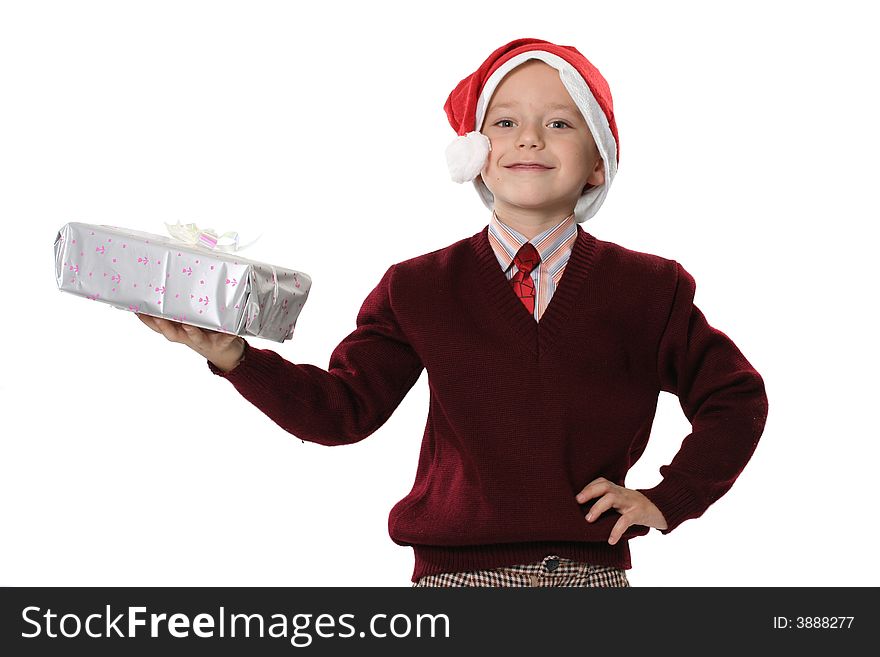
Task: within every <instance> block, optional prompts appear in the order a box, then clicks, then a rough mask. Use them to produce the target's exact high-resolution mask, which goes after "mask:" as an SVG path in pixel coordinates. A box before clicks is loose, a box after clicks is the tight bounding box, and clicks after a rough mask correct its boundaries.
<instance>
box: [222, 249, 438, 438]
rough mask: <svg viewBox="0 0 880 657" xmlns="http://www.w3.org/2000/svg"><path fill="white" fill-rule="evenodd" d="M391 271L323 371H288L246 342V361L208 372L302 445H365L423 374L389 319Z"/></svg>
mask: <svg viewBox="0 0 880 657" xmlns="http://www.w3.org/2000/svg"><path fill="white" fill-rule="evenodd" d="M395 266H396V265H392V266H391V267H390V268H389V269H388V270H387V271H386V272H385V275H384V276H383V277H382V280H381V281H380V282H379V284H378V285H377V286H376V287H375V288H374V289H373V290H372V292H370V294H369V295H368V296H367V298H366V300H365V301H364V302H363V304H362V305H361V309H360V311H359V312H358V315H357V320H356V328H355V330H354V331H352V332H351V333H350V334H349V335H348V336H347V337H345V338H344V339H343V340H342V342H340V343H339V345H337V346H336V348H335V349H334V350H333V353H332V354H331V356H330V364H329V368H328V369H327V370H324V369H322V368H320V367H316V366H314V365H305V364H304V365H297V364H294V363H291V362H289V361H287V360H285V359H284V358H282V357H281V356H279V355H278V354H277V353H275V352H274V351H271V350H268V349H256V348H254V347H252V346H250V345H249V344H248V343H247V341H245V352H244V359H243V360H242V361H241V362H240V363H239V365H238V366H237V367H235V368H234V369H232V370H231V371H230V372H223V371H222V370H220V369H218V368H217V367H215V366H214V364H213V363H211V362H210V361H208V368H209V369H210V370H211V371H212V372H213V373H214V374H216V375H218V376H220V377H223V378H225V379H226V380H227V381H229V382H230V383H231V384H232V385H233V386H235V388H236V390H238V392H240V393H241V394H242V396H243V397H245V398H246V399H247V400H248V401H250V402H251V403H252V404H253V405H254V406H256V407H257V408H259V409H260V410H261V411H262V412H263V413H265V414H266V415H267V416H269V418H271V419H272V420H273V421H274V422H275V423H276V424H278V425H279V426H280V427H281V428H283V429H285V430H286V431H288V432H289V433H291V434H293V435H295V436H297V437H298V438H301V439H302V440H308V441H310V442H315V443H319V444H322V445H343V444H348V443H354V442H358V441H360V440H363V439H364V438H366V437H367V436H369V435H370V434H372V433H373V432H375V431H376V430H377V429H378V428H379V427H381V426H382V425H383V424H384V423H385V422H386V420H388V418H389V417H390V416H391V414H392V413H393V412H394V410H395V409H396V408H397V407H398V406H399V405H400V402H401V401H403V398H404V397H405V396H406V394H407V392H409V390H410V389H411V388H412V386H413V385H414V384H415V382H416V381H417V380H418V378H419V376H420V375H421V372H422V369H424V366H423V364H422V362H421V359H420V358H419V356H418V355H417V354H416V352H415V351H414V350H413V348H412V346H411V345H410V344H409V343H408V342H407V339H406V336H405V335H404V334H403V332H402V331H401V329H400V326H399V325H398V323H397V320H396V318H395V314H394V309H393V294H392V290H393V279H394V269H395Z"/></svg>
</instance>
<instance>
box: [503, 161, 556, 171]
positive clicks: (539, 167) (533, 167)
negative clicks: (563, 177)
mask: <svg viewBox="0 0 880 657" xmlns="http://www.w3.org/2000/svg"><path fill="white" fill-rule="evenodd" d="M506 168H507V169H510V170H512V171H549V170H550V169H551V168H552V167H546V166H544V165H543V164H531V163H528V164H527V163H524V162H519V163H516V164H511V165H509V166H507V167H506Z"/></svg>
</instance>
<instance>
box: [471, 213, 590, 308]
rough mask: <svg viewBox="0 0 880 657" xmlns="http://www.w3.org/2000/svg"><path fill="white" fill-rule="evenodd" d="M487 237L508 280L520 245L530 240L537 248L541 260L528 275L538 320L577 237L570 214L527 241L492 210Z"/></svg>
mask: <svg viewBox="0 0 880 657" xmlns="http://www.w3.org/2000/svg"><path fill="white" fill-rule="evenodd" d="M488 237H489V244H491V245H492V250H493V251H495V256H496V257H497V258H498V262H499V263H500V264H501V269H502V270H503V271H504V274H505V276H507V280H508V281H509V280H510V279H512V278H513V277H514V275H515V274H516V272H517V271H519V268H518V267H517V266H516V263H515V262H514V260H513V258H514V256H515V255H516V254H517V252H518V251H519V249H520V247H521V246H522V245H523V244H525V243H526V242H528V241H531V243H532V246H534V247H535V248H536V249H537V250H538V253H539V254H540V255H541V262H540V263H539V265H538V266H537V267H535V268H534V269H533V270H532V273H531V276H532V281H534V283H535V321H536V322H537V321H540V319H541V316H542V315H543V314H544V311H545V310H546V309H547V305H548V304H549V303H550V299H552V298H553V293H554V292H555V291H556V286H558V285H559V281H560V280H562V274H563V272H564V271H565V265H566V264H567V263H568V257H569V256H570V255H571V248H572V246H573V245H574V241H575V239H577V225H576V224H575V221H574V213H572V214H570V215H568V216H567V217H566V218H565V219H563V220H562V221H560V222H559V223H558V224H556V225H555V226H554V227H553V228H548V229H547V230H545V231H544V232H543V233H540V234H539V235H536V236H535V237H534V238H532V239H531V240H527V239H526V238H525V236H524V235H523V234H522V233H520V232H519V231H517V230H514V229H513V228H511V227H510V226H508V225H507V224H505V223H502V222H501V220H500V219H499V218H498V215H497V214H495V211H494V210H493V211H492V219H491V220H490V221H489V233H488Z"/></svg>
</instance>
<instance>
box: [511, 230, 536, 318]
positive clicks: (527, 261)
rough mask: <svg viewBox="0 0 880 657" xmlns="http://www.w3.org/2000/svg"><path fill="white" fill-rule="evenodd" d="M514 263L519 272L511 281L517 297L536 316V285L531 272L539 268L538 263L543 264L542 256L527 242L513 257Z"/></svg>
mask: <svg viewBox="0 0 880 657" xmlns="http://www.w3.org/2000/svg"><path fill="white" fill-rule="evenodd" d="M513 261H514V262H515V263H516V267H517V269H519V271H517V272H516V273H515V274H514V275H513V278H511V279H510V284H511V285H512V286H513V291H514V292H516V296H518V297H519V298H520V300H521V301H522V302H523V305H524V306H525V307H526V310H528V311H529V312H530V313H532V314H534V312H535V283H534V281H533V280H532V277H531V275H530V274H531V271H532V270H533V269H534V268H535V267H537V266H538V263H539V262H541V255H540V254H539V253H538V250H537V249H536V248H535V247H534V246H532V243H531V242H526V243H525V244H523V245H522V246H521V247H520V248H519V251H517V254H516V255H515V256H514V257H513Z"/></svg>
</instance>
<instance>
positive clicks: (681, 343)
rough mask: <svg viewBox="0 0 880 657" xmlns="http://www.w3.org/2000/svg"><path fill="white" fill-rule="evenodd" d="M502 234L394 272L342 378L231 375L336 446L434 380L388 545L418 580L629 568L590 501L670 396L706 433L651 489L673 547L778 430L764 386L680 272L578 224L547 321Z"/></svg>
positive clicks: (628, 461) (346, 352)
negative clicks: (564, 562)
mask: <svg viewBox="0 0 880 657" xmlns="http://www.w3.org/2000/svg"><path fill="white" fill-rule="evenodd" d="M486 233H487V228H484V229H483V230H481V231H480V232H479V233H477V234H476V235H474V236H472V237H469V238H467V239H463V240H460V241H458V242H456V243H454V244H452V245H450V246H448V247H446V248H443V249H439V250H437V251H433V252H431V253H428V254H425V255H422V256H419V257H416V258H412V259H410V260H405V261H403V262H399V263H397V264H395V265H392V266H391V267H390V268H389V269H388V270H387V271H386V272H385V275H384V276H383V277H382V280H381V281H380V282H379V284H378V285H377V286H376V287H375V289H373V291H372V292H371V293H370V294H369V296H368V297H367V299H366V300H365V301H364V303H363V305H362V307H361V309H360V312H359V313H358V316H357V328H356V329H355V330H354V331H352V333H351V334H349V335H348V336H347V337H346V338H345V339H343V340H342V342H341V343H339V345H338V346H337V347H336V348H335V350H334V351H333V353H332V355H331V356H330V363H329V369H327V370H324V369H321V368H320V367H316V366H314V365H306V364H302V365H298V364H294V363H291V362H289V361H287V360H285V359H284V358H282V357H281V356H279V355H278V354H277V353H275V352H274V351H271V350H268V349H257V348H254V347H251V346H250V345H249V344H248V345H247V347H246V352H245V359H244V361H243V362H242V363H241V364H240V365H239V366H238V367H236V368H235V369H234V370H232V371H231V372H229V373H228V374H224V373H223V372H221V371H220V370H218V369H217V368H215V367H214V366H213V364H212V363H210V362H209V363H208V366H209V368H210V369H211V371H212V372H214V373H215V374H217V375H218V376H223V377H225V378H226V379H227V380H228V381H229V382H230V383H232V385H234V386H235V388H236V389H237V390H238V391H239V392H240V393H241V394H242V395H243V396H244V397H245V398H247V399H248V400H249V401H251V402H252V403H253V404H254V405H255V406H257V407H258V408H259V409H260V410H262V411H263V412H264V413H265V414H266V415H268V416H269V417H270V418H271V419H272V420H274V421H275V422H276V423H277V424H278V425H280V426H281V427H282V428H284V429H285V430H286V431H289V432H290V433H292V434H293V435H295V436H297V437H299V438H301V439H303V440H308V441H312V442H315V443H320V444H322V445H344V444H349V443H354V442H357V441H360V440H363V439H364V438H366V437H367V436H369V435H370V434H372V433H373V432H374V431H376V430H377V429H378V428H379V427H381V426H382V425H383V424H384V423H385V421H386V420H387V419H388V418H389V416H390V415H391V413H392V412H393V411H394V410H395V409H396V408H397V406H398V405H399V404H400V402H401V401H402V400H403V398H404V396H406V394H407V392H408V391H409V390H410V389H411V388H412V386H413V385H414V384H415V382H416V381H417V380H418V378H419V376H420V375H421V372H422V369H423V368H426V369H427V371H428V386H429V389H430V408H429V412H428V419H427V425H426V427H425V431H424V436H423V439H422V449H421V455H420V457H419V462H418V467H417V470H416V474H415V482H414V484H413V487H412V491H411V492H410V493H409V494H408V495H407V496H406V497H405V498H403V499H402V500H400V501H399V502H398V503H397V504H396V505H395V506H394V508H392V510H391V514H390V517H389V522H388V530H389V534H390V536H391V538H392V540H393V541H394V542H395V543H397V544H398V545H404V546H412V547H413V550H414V553H415V569H414V572H413V575H412V581H413V582H415V581H417V580H418V579H419V578H420V577H422V576H424V575H430V574H432V573H438V572H450V571H467V570H476V569H483V568H495V567H499V566H504V565H513V564H519V563H527V562H530V561H534V560H538V559H540V558H541V557H543V556H545V555H547V554H557V555H559V556H562V557H567V558H569V559H575V560H578V561H586V562H590V563H595V564H603V565H614V566H617V567H620V568H631V563H630V551H629V545H628V542H627V540H626V539H629V538H632V537H635V536H641V535H644V534H646V533H648V531H649V528H648V527H645V526H642V525H633V526H632V527H630V529H629V530H628V531H627V532H626V533H625V534H624V536H623V540H620V541H618V543H617V544H616V545H609V544H608V542H607V541H608V537H609V535H610V533H611V529H612V527H613V526H614V524H615V522H616V521H617V519H618V518H619V517H620V516H619V514H618V512H617V511H616V510H614V509H610V510H609V511H606V512H605V513H603V514H602V516H600V518H599V519H598V520H594V521H593V522H592V523H589V522H587V521H586V520H585V519H584V516H585V515H586V510H587V509H588V508H589V506H591V505H592V504H593V502H594V501H590V502H588V503H587V504H579V503H578V502H577V500H576V499H575V495H576V494H577V493H578V492H579V491H580V490H581V488H583V487H584V486H585V485H587V484H588V483H589V482H590V481H592V480H593V479H595V478H596V477H600V476H601V477H605V478H607V479H609V480H611V481H613V482H615V483H617V484H620V485H625V483H624V481H625V477H626V473H627V471H628V470H629V469H630V468H631V467H632V465H633V464H634V463H635V462H636V461H637V460H638V459H639V457H640V456H641V454H642V453H643V451H644V449H645V446H646V444H647V441H648V436H649V434H650V431H651V425H652V423H653V420H654V414H655V411H656V407H657V400H658V395H659V393H660V391H661V390H665V391H666V392H670V393H673V394H676V395H678V397H679V400H680V402H681V407H682V410H683V411H684V413H685V415H686V416H687V418H688V420H689V421H690V422H691V425H692V433H690V434H689V435H688V436H686V437H685V438H684V440H683V442H682V445H681V449H680V450H679V451H678V453H677V454H676V455H675V457H674V458H673V459H672V461H671V463H670V464H669V465H664V466H663V467H661V468H660V474H661V475H662V476H663V479H662V481H661V482H660V483H659V484H658V485H657V486H655V487H653V488H648V489H638V490H640V491H641V492H642V493H644V494H645V495H646V496H647V497H648V498H650V499H651V501H652V502H654V504H656V505H657V507H658V508H659V509H660V511H661V512H662V513H663V516H664V517H665V518H666V522H667V525H668V527H667V529H665V530H663V531H662V533H663V534H668V533H669V532H671V531H672V530H673V529H675V528H676V527H677V526H678V525H679V524H681V523H682V522H683V521H685V520H687V519H689V518H696V517H698V516H700V515H702V514H703V512H704V511H705V510H706V508H708V507H709V505H711V504H712V503H714V502H715V501H716V500H717V499H718V498H719V497H721V496H722V495H723V494H724V493H725V492H727V491H728V490H729V489H730V487H731V486H732V485H733V482H734V481H735V480H736V478H737V476H738V475H739V474H740V472H741V471H742V469H743V468H744V467H745V465H746V463H747V462H748V460H749V459H750V458H751V455H752V453H753V452H754V450H755V447H756V445H757V442H758V439H759V437H760V435H761V433H762V432H763V429H764V424H765V422H766V418H767V408H768V404H767V397H766V394H765V390H764V382H763V379H762V378H761V376H760V375H759V374H758V372H756V371H755V369H754V368H753V367H752V366H751V365H750V363H749V362H748V361H747V360H746V358H745V357H744V356H743V354H742V353H741V352H740V350H739V349H738V348H737V346H736V345H735V344H734V343H733V342H732V341H731V340H730V338H729V337H728V336H727V335H725V334H724V333H722V332H721V331H719V330H717V329H715V328H713V327H712V326H710V325H709V324H708V323H707V321H706V319H705V317H704V316H703V314H702V312H701V311H700V310H699V309H698V308H697V307H696V306H695V305H694V292H695V287H696V286H695V283H694V279H693V278H692V277H691V275H690V274H688V272H687V271H685V269H684V268H683V267H682V266H681V265H680V264H678V263H677V262H676V261H674V260H668V259H666V258H662V257H660V256H656V255H651V254H647V253H640V252H637V251H632V250H629V249H626V248H624V247H621V246H619V245H617V244H614V243H613V242H606V241H603V240H599V239H597V238H596V237H594V236H593V235H591V234H590V233H588V232H586V231H584V230H583V228H581V227H580V225H579V226H578V236H577V240H576V241H575V243H574V246H573V249H572V253H571V257H570V259H569V262H568V264H567V266H566V271H565V274H564V275H563V277H562V279H561V281H560V284H559V287H558V288H557V289H556V292H555V294H554V296H553V298H552V299H551V301H550V304H549V305H548V307H547V310H546V311H545V313H544V315H543V316H542V317H541V321H540V322H536V321H535V319H534V318H533V316H532V315H531V314H529V312H528V311H527V310H526V308H525V307H524V306H523V304H522V302H521V301H520V300H519V299H518V298H517V297H516V295H515V294H514V292H513V290H512V289H511V287H510V284H509V283H508V282H507V280H506V279H505V276H504V272H502V271H501V268H500V267H499V265H498V260H497V258H496V257H495V254H494V253H493V251H492V248H491V246H490V244H489V241H488V239H487V236H486Z"/></svg>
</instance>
